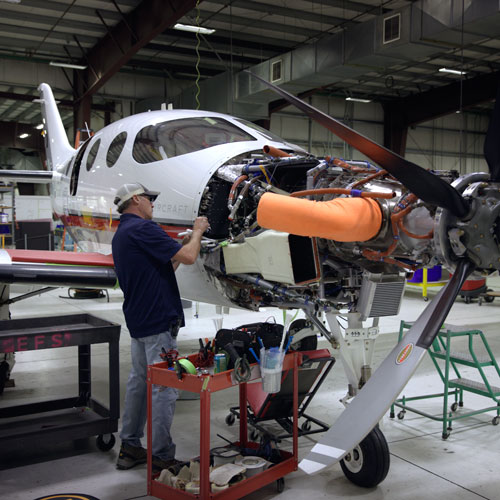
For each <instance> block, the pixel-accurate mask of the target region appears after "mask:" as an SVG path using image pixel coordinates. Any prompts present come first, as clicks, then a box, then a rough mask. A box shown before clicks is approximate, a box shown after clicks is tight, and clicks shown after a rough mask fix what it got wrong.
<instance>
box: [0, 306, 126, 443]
mask: <svg viewBox="0 0 500 500" xmlns="http://www.w3.org/2000/svg"><path fill="white" fill-rule="evenodd" d="M120 328H121V327H120V325H118V324H116V323H111V322H109V321H105V320H103V319H100V318H97V317H95V316H92V315H90V314H71V315H67V316H50V317H45V318H26V319H13V320H5V321H0V352H22V351H37V350H41V349H56V348H59V347H68V346H76V347H77V349H78V394H77V395H75V396H71V397H62V398H57V399H52V400H50V401H39V402H38V401H31V402H28V403H25V404H18V405H12V406H7V405H2V407H0V446H4V447H7V446H19V445H31V446H32V445H33V443H34V442H36V443H41V442H48V443H50V442H53V441H65V440H74V439H82V438H87V437H90V436H97V438H96V444H97V447H98V448H99V449H100V450H102V451H108V450H110V449H111V448H112V447H113V445H114V444H115V437H114V435H113V434H112V433H113V432H116V431H117V430H118V418H119V416H120V377H119V371H120V368H119V340H120ZM102 343H107V344H108V359H109V408H107V407H106V406H105V405H104V404H102V403H100V402H99V401H97V400H96V399H95V398H94V397H92V391H91V385H92V384H91V381H92V379H91V344H102Z"/></svg>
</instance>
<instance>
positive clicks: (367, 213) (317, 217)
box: [257, 193, 382, 242]
mask: <svg viewBox="0 0 500 500" xmlns="http://www.w3.org/2000/svg"><path fill="white" fill-rule="evenodd" d="M257 222H258V223H259V225H260V226H261V227H263V228H266V229H274V230H275V231H283V232H285V233H290V234H296V235H299V236H310V237H313V236H316V237H319V238H327V239H329V240H335V241H345V242H348V241H368V240H371V239H372V238H374V237H375V236H376V235H377V234H378V232H379V231H380V227H381V225H382V211H381V209H380V205H379V204H378V202H377V201H376V200H374V199H371V198H335V199H334V200H329V201H313V200H305V199H300V198H291V197H290V196H283V195H280V194H274V193H266V194H264V195H263V196H262V198H261V199H260V202H259V206H258V207H257Z"/></svg>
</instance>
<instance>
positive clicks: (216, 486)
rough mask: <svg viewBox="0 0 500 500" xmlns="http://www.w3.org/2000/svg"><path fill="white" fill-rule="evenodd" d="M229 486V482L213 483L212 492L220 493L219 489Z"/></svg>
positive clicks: (225, 488)
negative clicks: (220, 484)
mask: <svg viewBox="0 0 500 500" xmlns="http://www.w3.org/2000/svg"><path fill="white" fill-rule="evenodd" d="M228 488H229V484H223V485H222V486H219V485H218V484H215V483H212V493H218V492H219V491H223V490H227V489H228Z"/></svg>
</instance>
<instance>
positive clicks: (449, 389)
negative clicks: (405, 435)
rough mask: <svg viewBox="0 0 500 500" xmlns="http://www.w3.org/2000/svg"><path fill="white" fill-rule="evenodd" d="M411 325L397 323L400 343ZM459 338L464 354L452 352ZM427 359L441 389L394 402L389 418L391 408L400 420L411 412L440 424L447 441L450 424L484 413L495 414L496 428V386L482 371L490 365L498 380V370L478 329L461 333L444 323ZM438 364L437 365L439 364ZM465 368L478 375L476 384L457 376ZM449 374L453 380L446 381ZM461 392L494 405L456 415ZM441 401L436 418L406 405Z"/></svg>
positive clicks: (499, 416)
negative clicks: (480, 349)
mask: <svg viewBox="0 0 500 500" xmlns="http://www.w3.org/2000/svg"><path fill="white" fill-rule="evenodd" d="M412 326H413V322H407V321H401V323H400V327H399V337H398V340H401V339H402V338H403V336H404V333H405V330H407V329H409V328H411V327H412ZM459 337H467V351H466V352H452V350H451V343H452V339H456V338H459ZM478 344H479V346H481V345H482V347H483V348H484V351H485V354H481V355H478V354H476V348H477V346H478ZM428 353H429V356H430V358H431V360H432V362H433V364H434V366H435V368H436V370H437V372H438V373H439V376H440V378H441V380H442V382H443V385H444V390H443V392H442V393H439V394H427V395H422V396H413V397H406V396H404V395H403V397H402V398H400V399H396V401H394V403H393V404H392V406H391V412H390V417H391V418H394V417H395V407H398V408H401V411H400V412H399V413H398V419H400V420H401V419H403V418H404V416H405V413H406V411H411V412H414V413H417V414H419V415H422V416H424V417H427V418H430V419H432V420H437V421H440V422H443V432H442V438H443V439H448V437H449V436H450V433H451V431H452V422H453V421H454V420H458V419H461V418H466V417H470V416H473V415H477V414H479V413H485V412H487V411H496V416H495V417H493V419H492V421H491V423H492V424H493V425H498V424H499V423H500V387H497V386H495V385H492V384H490V383H489V381H488V378H487V375H486V373H485V370H484V369H483V368H485V367H488V366H492V367H494V371H496V374H497V376H498V379H499V380H500V368H499V367H498V364H497V362H496V360H495V357H494V356H493V353H492V351H491V349H490V346H489V344H488V342H487V341H486V338H485V336H484V334H483V332H482V331H481V330H465V329H463V328H461V327H459V326H454V325H449V324H444V325H443V326H442V328H441V330H440V331H439V333H438V335H437V336H436V338H435V339H434V342H433V343H432V345H431V346H430V348H429V350H428ZM439 361H441V362H439ZM460 366H468V367H472V368H475V369H476V370H477V372H478V375H479V378H480V381H477V380H472V379H468V378H465V377H463V376H462V375H461V373H460V370H459V367H460ZM450 375H451V376H452V377H453V376H454V378H450ZM464 392H471V393H474V394H478V395H480V396H484V397H487V398H489V399H491V400H492V401H494V402H495V406H488V407H486V408H481V409H479V410H473V411H469V412H467V413H461V414H458V413H456V412H457V410H458V408H459V407H463V405H464V402H463V395H464ZM441 397H442V398H443V411H442V415H439V416H436V415H431V414H429V413H426V412H424V411H422V410H419V409H417V408H415V407H412V406H408V402H411V401H418V400H423V399H431V398H441ZM450 397H454V402H453V403H452V404H451V406H450V408H449V409H448V401H449V398H450Z"/></svg>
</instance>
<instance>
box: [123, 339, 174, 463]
mask: <svg viewBox="0 0 500 500" xmlns="http://www.w3.org/2000/svg"><path fill="white" fill-rule="evenodd" d="M162 347H164V348H165V350H166V351H168V350H169V349H175V348H176V347H177V342H176V339H175V338H172V336H171V335H170V331H166V332H163V333H159V334H157V335H151V336H149V337H143V338H139V339H135V338H132V343H131V354H132V369H131V370H130V375H129V378H128V381H127V392H126V394H125V410H124V412H123V417H122V430H121V433H120V438H121V440H122V443H126V444H128V445H130V446H142V444H141V438H142V437H144V425H145V424H146V416H147V367H148V365H152V364H154V363H159V362H160V361H161V358H160V352H161V348H162ZM177 396H178V391H177V389H173V388H171V387H163V386H157V385H153V396H152V403H153V405H152V428H153V437H152V442H151V443H150V446H152V452H153V455H154V456H155V457H159V458H161V459H163V460H170V459H172V458H174V457H175V443H174V442H173V441H172V438H171V436H170V427H171V425H172V421H173V419H174V411H175V401H176V400H177Z"/></svg>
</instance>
